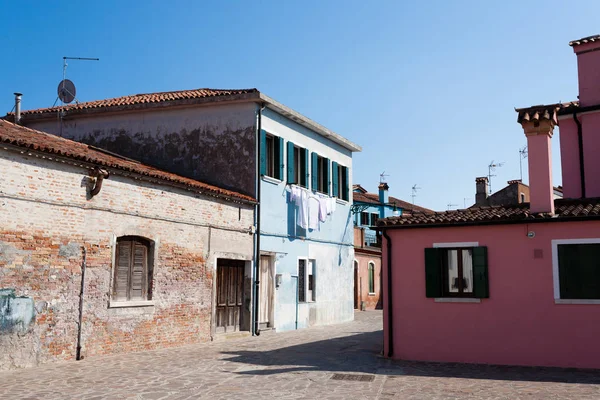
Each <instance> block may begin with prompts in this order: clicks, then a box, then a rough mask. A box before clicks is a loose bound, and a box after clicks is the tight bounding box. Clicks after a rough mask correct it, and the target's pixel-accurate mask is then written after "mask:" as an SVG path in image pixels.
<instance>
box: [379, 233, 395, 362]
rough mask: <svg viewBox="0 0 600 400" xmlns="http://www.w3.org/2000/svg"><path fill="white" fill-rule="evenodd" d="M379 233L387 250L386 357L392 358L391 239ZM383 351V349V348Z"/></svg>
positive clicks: (385, 234)
mask: <svg viewBox="0 0 600 400" xmlns="http://www.w3.org/2000/svg"><path fill="white" fill-rule="evenodd" d="M381 233H382V234H383V237H384V238H385V241H386V244H387V246H386V250H387V320H388V353H387V357H388V358H392V356H393V355H394V324H393V318H394V314H393V312H392V238H390V237H389V235H388V234H387V232H386V231H385V230H382V231H381ZM384 346H385V343H384ZM384 350H385V348H384Z"/></svg>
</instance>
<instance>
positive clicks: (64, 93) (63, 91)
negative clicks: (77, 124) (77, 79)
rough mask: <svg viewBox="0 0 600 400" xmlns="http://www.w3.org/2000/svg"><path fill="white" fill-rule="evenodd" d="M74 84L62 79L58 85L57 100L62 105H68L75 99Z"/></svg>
mask: <svg viewBox="0 0 600 400" xmlns="http://www.w3.org/2000/svg"><path fill="white" fill-rule="evenodd" d="M75 94H76V91H75V84H74V83H73V82H71V81H70V80H68V79H63V80H62V81H60V83H59V84H58V98H59V99H60V101H62V102H63V103H66V104H69V103H70V102H72V101H73V100H74V99H75Z"/></svg>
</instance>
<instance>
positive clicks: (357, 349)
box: [0, 311, 600, 400]
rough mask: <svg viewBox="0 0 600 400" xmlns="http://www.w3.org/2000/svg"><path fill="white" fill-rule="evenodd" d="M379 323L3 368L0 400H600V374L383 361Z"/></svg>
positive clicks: (371, 315) (370, 318) (375, 317)
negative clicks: (340, 378) (350, 377)
mask: <svg viewBox="0 0 600 400" xmlns="http://www.w3.org/2000/svg"><path fill="white" fill-rule="evenodd" d="M381 318H382V315H381V312H379V311H372V312H358V313H356V320H355V321H354V322H351V323H347V324H340V325H336V326H329V327H315V328H311V329H306V330H300V331H295V332H287V333H277V334H274V333H265V334H263V335H261V336H260V337H257V338H252V337H245V338H237V339H226V340H225V339H222V340H218V341H215V342H212V343H207V344H202V345H193V346H184V347H179V348H176V349H167V350H157V351H151V352H144V353H135V354H123V355H116V356H110V357H97V358H93V359H89V360H83V361H78V362H75V361H73V362H68V363H60V364H47V365H44V366H41V367H38V368H31V369H25V370H17V371H8V372H0V399H82V400H96V399H169V400H175V399H241V398H244V399H245V398H248V399H319V400H329V399H352V400H358V399H382V400H383V399H392V398H393V399H600V372H598V371H576V370H560V369H549V368H548V369H546V368H519V367H498V366H496V367H492V366H472V365H460V364H436V363H418V362H392V361H389V360H386V359H384V358H382V357H380V355H379V352H380V350H381V342H382V333H381ZM336 374H351V375H353V377H354V378H357V376H359V377H364V379H365V380H364V381H359V380H338V379H332V378H335V377H338V376H334V375H336ZM342 377H343V376H342Z"/></svg>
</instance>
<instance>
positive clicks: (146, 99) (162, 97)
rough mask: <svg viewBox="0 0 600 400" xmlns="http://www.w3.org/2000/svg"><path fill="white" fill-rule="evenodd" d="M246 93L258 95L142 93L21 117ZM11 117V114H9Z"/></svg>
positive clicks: (238, 91)
mask: <svg viewBox="0 0 600 400" xmlns="http://www.w3.org/2000/svg"><path fill="white" fill-rule="evenodd" d="M247 93H258V90H256V89H234V90H229V89H193V90H179V91H174V92H161V93H144V94H135V95H131V96H123V97H115V98H112V99H104V100H95V101H87V102H84V103H73V104H65V105H63V106H59V107H49V108H38V109H36V110H26V111H23V112H22V113H21V115H23V116H27V115H37V114H48V113H54V112H58V111H60V110H62V111H65V112H67V111H73V110H78V111H82V110H88V109H94V108H109V107H119V106H130V105H136V104H147V103H163V102H170V101H177V100H188V99H201V98H209V97H223V96H233V95H240V94H247ZM11 115H12V114H11Z"/></svg>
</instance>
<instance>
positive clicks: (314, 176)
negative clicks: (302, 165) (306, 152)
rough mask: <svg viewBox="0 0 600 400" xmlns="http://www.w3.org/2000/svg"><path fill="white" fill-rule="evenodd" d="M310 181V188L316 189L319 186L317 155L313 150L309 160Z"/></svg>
mask: <svg viewBox="0 0 600 400" xmlns="http://www.w3.org/2000/svg"><path fill="white" fill-rule="evenodd" d="M310 162H311V164H310V171H311V183H310V186H311V188H312V190H317V188H318V187H319V156H318V154H317V153H315V152H313V153H312V157H311V160H310Z"/></svg>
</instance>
